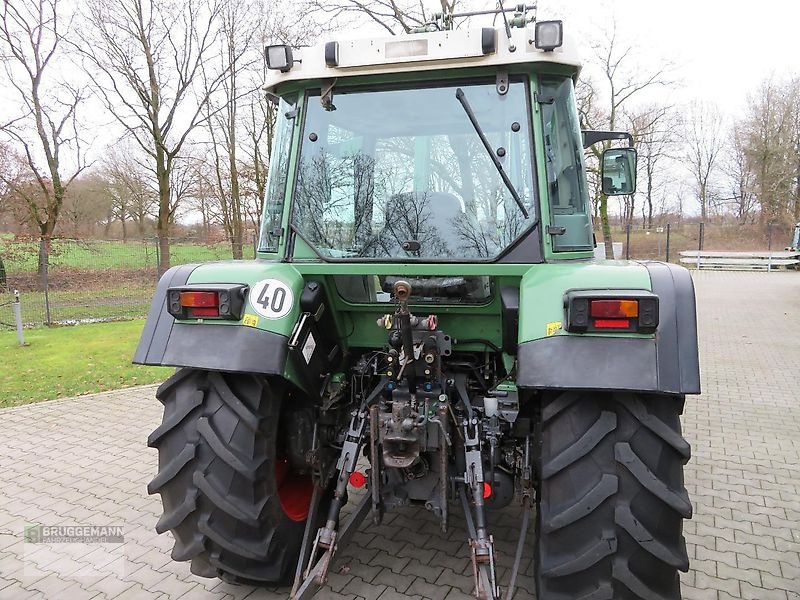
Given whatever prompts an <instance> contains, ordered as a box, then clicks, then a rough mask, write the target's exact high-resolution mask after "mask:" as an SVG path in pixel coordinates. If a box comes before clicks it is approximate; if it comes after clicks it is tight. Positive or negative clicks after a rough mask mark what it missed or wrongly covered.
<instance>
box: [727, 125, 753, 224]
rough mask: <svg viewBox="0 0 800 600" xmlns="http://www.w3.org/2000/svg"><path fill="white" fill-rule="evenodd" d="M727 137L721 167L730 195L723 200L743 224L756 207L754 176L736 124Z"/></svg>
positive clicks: (740, 132) (741, 134) (750, 216)
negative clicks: (725, 150)
mask: <svg viewBox="0 0 800 600" xmlns="http://www.w3.org/2000/svg"><path fill="white" fill-rule="evenodd" d="M729 137H730V139H729V141H728V144H727V147H728V152H727V156H726V158H725V161H724V163H723V167H722V168H723V171H724V173H725V176H726V179H727V186H728V189H729V190H730V196H729V197H728V198H727V199H725V200H724V202H725V203H727V204H729V205H730V206H731V207H732V208H733V212H734V214H735V215H736V220H737V221H739V223H740V224H745V223H747V222H748V221H749V220H750V219H753V218H754V217H753V213H754V212H755V210H756V209H757V208H758V200H757V199H758V197H757V195H756V192H755V178H754V176H753V172H752V170H751V169H750V164H749V161H748V158H747V150H746V147H745V144H746V141H745V134H744V133H743V131H742V130H741V128H740V127H739V126H736V127H734V128H733V130H732V131H731V133H730V136H729Z"/></svg>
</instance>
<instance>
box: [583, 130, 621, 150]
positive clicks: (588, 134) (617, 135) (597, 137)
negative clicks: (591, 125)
mask: <svg viewBox="0 0 800 600" xmlns="http://www.w3.org/2000/svg"><path fill="white" fill-rule="evenodd" d="M581 133H582V134H583V148H584V150H585V149H586V148H588V147H589V146H593V145H594V144H596V143H597V142H604V141H606V140H628V146H629V147H633V136H632V135H631V134H630V133H627V132H626V131H595V130H593V129H584V130H582V131H581Z"/></svg>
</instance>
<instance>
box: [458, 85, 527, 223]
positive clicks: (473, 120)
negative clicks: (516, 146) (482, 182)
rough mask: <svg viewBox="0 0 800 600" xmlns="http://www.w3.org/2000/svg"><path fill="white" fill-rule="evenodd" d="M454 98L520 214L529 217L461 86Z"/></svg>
mask: <svg viewBox="0 0 800 600" xmlns="http://www.w3.org/2000/svg"><path fill="white" fill-rule="evenodd" d="M456 100H458V101H459V102H460V103H461V106H462V108H463V109H464V112H465V113H467V117H469V122H470V123H472V128H473V129H474V130H475V133H477V134H478V137H479V138H480V140H481V142H483V147H484V148H486V152H487V153H488V154H489V158H491V159H492V162H493V163H494V166H495V168H496V169H497V172H498V173H500V178H501V179H502V180H503V183H505V184H506V187H507V188H508V191H509V192H511V196H512V197H513V198H514V201H515V202H516V203H517V206H519V209H520V210H521V211H522V215H523V216H524V217H525V218H526V219H527V218H528V217H529V215H528V211H527V209H526V208H525V205H524V204H523V203H522V199H521V198H520V197H519V194H518V193H517V190H516V189H514V184H513V183H511V180H510V179H509V178H508V175H507V174H506V172H505V170H504V169H503V165H502V164H500V159H499V158H497V156H496V155H495V153H494V150H493V149H492V146H491V144H489V140H487V139H486V134H485V133H483V129H481V126H480V124H479V123H478V119H476V118H475V113H474V112H472V107H471V106H470V105H469V102H467V96H466V95H465V94H464V90H462V89H461V88H458V89H456Z"/></svg>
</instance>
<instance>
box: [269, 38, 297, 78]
mask: <svg viewBox="0 0 800 600" xmlns="http://www.w3.org/2000/svg"><path fill="white" fill-rule="evenodd" d="M264 57H265V58H266V60H267V68H268V69H276V70H278V71H280V72H281V73H286V72H288V71H290V70H291V68H292V64H293V63H294V59H293V58H292V49H291V48H290V47H289V46H286V45H285V44H279V45H275V46H267V47H266V49H265V50H264Z"/></svg>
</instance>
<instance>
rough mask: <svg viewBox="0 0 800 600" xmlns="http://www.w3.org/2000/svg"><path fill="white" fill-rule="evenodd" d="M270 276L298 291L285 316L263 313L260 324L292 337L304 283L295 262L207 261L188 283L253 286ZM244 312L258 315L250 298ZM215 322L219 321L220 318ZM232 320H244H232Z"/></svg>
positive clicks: (295, 291) (266, 328)
mask: <svg viewBox="0 0 800 600" xmlns="http://www.w3.org/2000/svg"><path fill="white" fill-rule="evenodd" d="M267 278H274V279H278V280H280V281H282V282H283V283H285V284H286V285H287V286H289V288H291V290H292V293H293V294H294V298H293V301H292V308H291V310H290V311H289V313H288V314H287V315H286V316H285V317H282V318H279V319H267V318H264V317H259V318H258V325H257V327H258V328H259V329H264V330H267V331H272V332H273V333H278V334H280V335H284V336H286V337H288V336H289V334H291V333H292V329H293V328H294V325H295V323H296V322H297V319H298V317H299V316H300V302H299V301H300V292H302V290H303V285H304V281H303V277H302V275H300V273H298V272H297V270H296V269H294V268H293V267H292V266H291V265H288V264H286V263H279V262H276V261H267V260H230V261H222V262H213V263H207V264H204V265H200V266H199V267H197V268H196V269H195V270H194V271H193V272H192V275H191V276H190V277H189V280H188V281H187V283H188V284H198V283H201V284H202V283H237V284H246V285H248V286H250V287H251V288H252V286H253V285H255V284H256V283H257V282H259V281H261V280H262V279H267ZM244 314H245V315H254V316H258V314H257V312H256V311H255V310H254V309H253V305H252V304H250V299H249V298H248V301H247V302H246V303H245V307H244ZM214 322H215V323H219V321H214ZM231 324H240V323H234V322H231Z"/></svg>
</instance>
